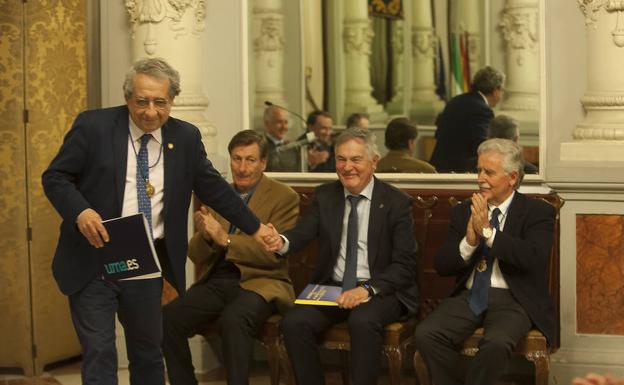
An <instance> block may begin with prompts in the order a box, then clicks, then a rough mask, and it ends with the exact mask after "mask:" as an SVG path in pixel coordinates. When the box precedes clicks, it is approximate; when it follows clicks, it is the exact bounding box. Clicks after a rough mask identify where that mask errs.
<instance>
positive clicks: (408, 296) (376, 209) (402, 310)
mask: <svg viewBox="0 0 624 385" xmlns="http://www.w3.org/2000/svg"><path fill="white" fill-rule="evenodd" d="M335 146H336V173H337V174H338V179H339V180H338V181H335V182H331V183H326V184H323V185H321V186H319V187H317V189H316V190H315V193H314V200H313V202H312V205H311V206H310V207H309V208H308V210H307V211H306V212H305V214H304V215H303V216H302V217H301V218H300V219H299V221H298V222H297V224H296V225H295V227H294V228H293V229H291V230H289V231H287V232H285V233H284V238H278V240H279V241H280V242H279V245H277V247H276V248H275V250H279V252H280V253H281V254H284V253H286V254H291V253H296V252H297V251H299V250H301V249H303V248H304V247H306V246H307V245H308V243H310V241H312V240H313V239H316V238H318V239H319V244H320V248H319V253H318V256H317V258H316V265H315V269H314V274H313V276H312V279H311V282H312V283H317V284H323V285H332V286H339V287H342V294H341V295H340V297H338V299H337V300H336V302H337V303H338V306H337V307H334V306H315V305H295V307H294V308H292V309H291V310H289V311H288V313H286V315H285V317H284V319H283V321H282V324H281V328H282V331H283V333H284V342H285V344H286V349H287V350H288V356H289V357H290V361H291V362H292V365H293V368H294V372H295V377H296V379H297V383H298V384H299V385H306V384H310V385H312V384H314V385H316V384H322V383H324V379H323V370H322V367H321V362H320V357H319V353H318V351H317V339H318V338H319V337H320V336H322V334H323V332H324V331H325V330H327V329H328V328H330V327H331V326H332V325H333V324H335V323H338V322H343V321H346V322H347V324H348V327H349V335H350V337H351V363H352V365H351V377H352V379H353V384H355V385H363V384H370V385H373V384H376V383H377V377H378V374H379V369H380V354H381V347H382V343H383V336H384V326H385V325H387V324H389V323H391V322H395V321H397V320H398V319H399V318H401V317H402V316H407V315H408V314H415V312H416V311H417V308H418V288H417V286H416V278H415V269H416V248H417V247H416V240H415V239H414V230H413V218H412V200H411V198H410V197H409V196H408V195H406V194H405V193H403V192H402V191H400V190H398V189H397V188H395V187H393V186H391V185H389V184H387V183H385V182H383V181H380V180H379V179H377V178H375V177H374V175H373V173H374V171H375V168H376V166H377V162H378V160H379V153H378V152H377V148H376V145H375V143H374V140H373V136H372V134H371V133H370V132H369V131H368V130H364V129H361V128H350V129H347V130H345V131H343V132H342V133H341V134H340V135H339V136H338V138H337V139H336V141H335Z"/></svg>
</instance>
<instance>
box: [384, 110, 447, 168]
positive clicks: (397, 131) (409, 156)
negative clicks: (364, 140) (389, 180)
mask: <svg viewBox="0 0 624 385" xmlns="http://www.w3.org/2000/svg"><path fill="white" fill-rule="evenodd" d="M385 137H386V147H387V148H388V150H389V151H388V153H387V154H386V156H384V157H383V158H381V160H380V161H379V164H378V165H377V169H378V171H377V172H416V173H435V172H436V170H435V168H434V167H433V166H432V165H430V164H429V163H427V162H425V161H424V160H420V159H416V158H414V150H416V138H417V137H418V128H416V125H415V124H413V123H412V122H411V121H410V120H409V119H407V118H395V119H392V120H391V121H390V123H388V127H386V134H385Z"/></svg>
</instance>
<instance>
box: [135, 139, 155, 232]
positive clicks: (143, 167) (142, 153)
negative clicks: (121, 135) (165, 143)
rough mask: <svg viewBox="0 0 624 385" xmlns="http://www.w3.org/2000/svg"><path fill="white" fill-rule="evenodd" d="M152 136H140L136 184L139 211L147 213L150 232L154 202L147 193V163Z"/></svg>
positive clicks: (146, 217)
mask: <svg viewBox="0 0 624 385" xmlns="http://www.w3.org/2000/svg"><path fill="white" fill-rule="evenodd" d="M151 138H152V134H144V135H143V136H141V138H139V140H140V141H141V148H140V149H139V153H138V155H137V170H136V185H137V198H138V201H139V212H140V213H143V215H145V219H147V223H148V224H149V228H150V233H152V202H151V201H150V197H149V196H148V195H147V190H146V184H147V183H148V181H149V166H148V163H147V159H148V156H147V143H148V142H149V141H150V139H151Z"/></svg>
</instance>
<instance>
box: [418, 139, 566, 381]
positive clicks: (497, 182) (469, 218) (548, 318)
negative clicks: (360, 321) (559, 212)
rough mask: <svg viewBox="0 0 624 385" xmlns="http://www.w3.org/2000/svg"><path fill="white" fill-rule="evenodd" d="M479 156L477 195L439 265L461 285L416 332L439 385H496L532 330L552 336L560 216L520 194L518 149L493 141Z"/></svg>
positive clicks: (458, 212) (460, 211) (456, 223)
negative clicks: (466, 355) (472, 348)
mask: <svg viewBox="0 0 624 385" xmlns="http://www.w3.org/2000/svg"><path fill="white" fill-rule="evenodd" d="M478 154H479V158H478V166H477V171H478V183H479V191H478V192H476V193H474V194H473V195H472V198H471V199H469V200H466V201H464V202H462V203H461V204H458V205H457V206H455V207H454V208H453V212H452V216H451V224H450V228H449V232H448V236H447V238H446V241H445V242H444V244H443V245H442V247H441V248H440V250H439V251H438V253H437V254H436V256H435V259H434V265H435V269H436V270H437V271H438V273H439V274H441V275H454V276H455V277H456V278H457V280H456V282H457V284H456V287H455V290H454V291H453V293H452V295H451V297H449V298H446V299H445V300H444V301H442V303H441V304H440V305H439V306H438V307H437V308H436V309H435V310H434V311H433V312H432V313H431V314H430V315H429V316H428V317H427V318H426V319H425V320H423V321H422V322H421V323H420V324H419V325H418V327H417V329H416V347H417V349H418V350H419V351H420V353H421V355H422V357H423V358H424V360H425V363H426V364H427V367H428V368H429V373H430V374H431V377H432V379H433V383H434V384H436V385H459V384H469V385H493V384H495V383H496V381H497V380H498V378H499V377H500V376H501V375H502V374H503V372H504V370H505V367H506V364H507V362H508V361H509V359H510V358H511V353H512V351H513V349H514V347H515V345H516V344H517V343H518V341H519V340H520V339H521V338H522V337H524V336H525V335H526V333H527V332H528V331H529V330H530V329H531V328H532V327H536V328H538V329H539V330H540V331H541V332H542V333H543V334H544V336H546V338H547V340H548V341H552V338H553V337H554V333H555V315H554V305H553V301H552V298H551V297H550V295H549V292H548V282H547V279H546V277H547V276H548V263H549V256H550V252H551V247H552V242H553V227H554V224H555V209H554V207H553V206H551V205H549V204H548V203H546V202H544V201H541V200H537V199H531V198H527V197H526V196H524V195H523V194H521V193H519V192H518V191H516V189H517V188H518V186H519V185H520V182H521V181H522V177H523V175H524V172H523V167H522V165H523V159H522V151H521V149H520V146H518V144H517V143H515V142H512V141H511V140H508V139H489V140H487V141H485V142H483V143H482V144H481V145H480V146H479V149H478ZM480 327H482V328H483V329H484V337H483V339H482V340H481V342H480V343H479V352H478V353H477V355H476V356H475V358H474V359H473V360H472V361H470V363H469V365H468V371H467V374H466V378H465V379H464V378H462V375H461V373H460V371H459V369H458V368H459V367H460V365H459V364H458V359H459V352H458V350H459V348H460V347H461V345H462V343H463V341H464V340H466V338H468V337H469V336H470V335H472V333H473V332H474V331H475V330H476V329H477V328H480Z"/></svg>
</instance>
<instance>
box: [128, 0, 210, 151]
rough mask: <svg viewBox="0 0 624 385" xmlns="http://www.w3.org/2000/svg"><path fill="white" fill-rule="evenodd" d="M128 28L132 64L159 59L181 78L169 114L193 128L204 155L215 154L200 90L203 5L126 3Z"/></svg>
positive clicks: (162, 0) (176, 0)
mask: <svg viewBox="0 0 624 385" xmlns="http://www.w3.org/2000/svg"><path fill="white" fill-rule="evenodd" d="M125 4H126V9H127V11H128V14H129V16H130V23H131V26H132V56H133V60H137V59H139V58H141V57H146V56H148V57H162V58H164V59H165V60H167V62H169V64H171V65H172V66H173V67H174V68H175V69H176V70H178V71H179V72H180V76H181V78H182V82H181V83H182V84H181V88H182V92H181V93H180V95H178V96H177V97H176V99H175V104H174V106H173V109H172V112H171V114H172V115H173V116H175V117H177V118H180V119H183V120H186V121H189V122H191V123H193V124H194V125H196V126H197V127H198V128H199V129H200V131H201V133H202V139H203V142H204V146H206V151H207V152H208V155H211V154H216V152H217V149H216V146H217V143H216V140H217V139H216V134H217V132H216V129H215V127H213V126H212V125H211V124H210V123H209V122H208V121H207V120H206V117H205V115H204V114H205V112H206V109H207V107H208V98H206V96H205V95H204V93H203V92H202V90H201V84H202V81H201V80H202V76H201V73H202V71H203V70H204V69H205V67H204V66H203V65H202V60H201V59H202V31H203V30H204V19H205V12H206V9H205V2H204V1H202V0H128V1H126V3H125Z"/></svg>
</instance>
